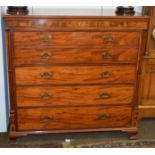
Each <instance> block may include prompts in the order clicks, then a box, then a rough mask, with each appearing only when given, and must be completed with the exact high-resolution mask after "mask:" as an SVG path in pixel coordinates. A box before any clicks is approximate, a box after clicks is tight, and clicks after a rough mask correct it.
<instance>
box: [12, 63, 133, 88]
mask: <svg viewBox="0 0 155 155" xmlns="http://www.w3.org/2000/svg"><path fill="white" fill-rule="evenodd" d="M15 73H16V84H17V85H26V84H29V85H39V84H70V83H73V84H76V83H77V84H88V83H93V84H95V83H134V82H135V75H136V68H135V66H132V65H131V66H125V65H123V66H37V67H17V68H16V70H15Z"/></svg>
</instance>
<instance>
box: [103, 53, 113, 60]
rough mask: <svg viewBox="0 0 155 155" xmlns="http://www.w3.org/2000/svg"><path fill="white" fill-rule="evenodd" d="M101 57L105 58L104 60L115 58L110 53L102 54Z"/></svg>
mask: <svg viewBox="0 0 155 155" xmlns="http://www.w3.org/2000/svg"><path fill="white" fill-rule="evenodd" d="M101 56H102V58H104V59H110V58H112V57H113V55H112V54H110V53H108V52H104V53H102V54H101Z"/></svg>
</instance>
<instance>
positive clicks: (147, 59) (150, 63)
mask: <svg viewBox="0 0 155 155" xmlns="http://www.w3.org/2000/svg"><path fill="white" fill-rule="evenodd" d="M143 13H144V14H146V15H149V16H150V24H149V32H148V36H147V37H148V41H147V48H146V52H145V56H144V58H143V59H144V60H143V70H142V71H143V72H142V75H143V77H142V79H141V92H140V93H141V94H142V100H141V102H140V105H139V110H140V118H155V82H154V79H155V40H154V38H153V37H152V31H153V29H154V28H155V7H154V6H147V7H143Z"/></svg>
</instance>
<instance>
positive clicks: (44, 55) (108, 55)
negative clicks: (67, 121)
mask: <svg viewBox="0 0 155 155" xmlns="http://www.w3.org/2000/svg"><path fill="white" fill-rule="evenodd" d="M137 56H138V49H136V48H121V47H120V48H118V47H113V48H97V49H94V48H92V49H91V48H85V49H84V48H74V49H73V48H64V49H59V48H58V49H56V48H15V64H16V65H21V64H46V63H136V61H137Z"/></svg>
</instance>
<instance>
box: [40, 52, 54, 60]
mask: <svg viewBox="0 0 155 155" xmlns="http://www.w3.org/2000/svg"><path fill="white" fill-rule="evenodd" d="M39 56H40V58H42V59H49V58H51V57H52V53H41V54H40V55H39Z"/></svg>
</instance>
